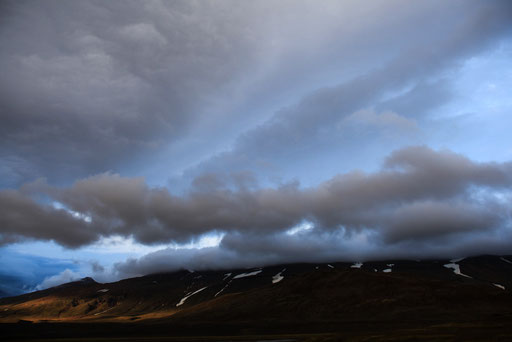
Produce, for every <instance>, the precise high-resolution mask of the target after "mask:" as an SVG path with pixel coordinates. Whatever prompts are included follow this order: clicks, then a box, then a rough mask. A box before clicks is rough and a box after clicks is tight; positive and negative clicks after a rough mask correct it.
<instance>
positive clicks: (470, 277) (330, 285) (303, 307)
mask: <svg viewBox="0 0 512 342" xmlns="http://www.w3.org/2000/svg"><path fill="white" fill-rule="evenodd" d="M511 261H512V257H509V256H480V257H475V258H467V259H463V260H455V261H448V260H430V261H400V260H393V261H386V262H367V263H364V264H362V265H361V264H352V263H331V264H293V265H279V266H272V267H265V268H261V269H259V268H258V269H245V270H230V271H207V272H206V271H205V272H192V271H180V272H174V273H165V274H154V275H149V276H145V277H139V278H132V279H126V280H122V281H119V282H116V283H109V284H100V283H97V282H95V281H94V280H93V279H91V278H84V279H82V280H81V281H77V282H73V283H68V284H64V285H61V286H58V287H55V288H51V289H48V290H44V291H38V292H34V293H29V294H25V295H22V296H17V297H11V298H3V299H0V322H2V324H0V329H1V336H2V340H3V341H11V340H32V341H49V340H58V341H274V342H277V341H512V295H511V292H510V290H509V289H511V288H512V262H511Z"/></svg>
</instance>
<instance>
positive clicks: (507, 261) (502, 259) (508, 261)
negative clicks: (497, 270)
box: [500, 257, 512, 264]
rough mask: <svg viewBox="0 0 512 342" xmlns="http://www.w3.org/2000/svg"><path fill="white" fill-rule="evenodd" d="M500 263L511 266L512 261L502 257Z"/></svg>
mask: <svg viewBox="0 0 512 342" xmlns="http://www.w3.org/2000/svg"><path fill="white" fill-rule="evenodd" d="M500 259H501V261H505V262H506V263H509V264H512V261H510V260H507V259H505V258H504V257H500Z"/></svg>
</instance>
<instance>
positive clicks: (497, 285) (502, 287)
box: [493, 284, 505, 290]
mask: <svg viewBox="0 0 512 342" xmlns="http://www.w3.org/2000/svg"><path fill="white" fill-rule="evenodd" d="M493 285H494V286H496V287H499V288H500V289H502V290H505V286H503V285H500V284H493Z"/></svg>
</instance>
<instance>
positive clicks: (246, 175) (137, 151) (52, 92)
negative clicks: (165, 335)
mask: <svg viewBox="0 0 512 342" xmlns="http://www.w3.org/2000/svg"><path fill="white" fill-rule="evenodd" d="M0 46H2V48H1V49H0V70H1V75H2V77H0V123H1V124H0V283H1V285H0V295H5V294H18V293H22V292H26V291H33V290H39V289H44V288H47V287H50V286H55V285H58V284H60V283H63V282H67V281H72V280H76V279H80V278H81V277H85V276H91V277H93V278H94V279H96V280H97V281H101V282H107V281H115V280H118V279H122V278H127V277H133V276H140V275H144V274H149V273H154V272H164V271H173V270H178V269H191V270H205V269H227V268H233V267H240V268H244V267H258V266H264V265H271V264H278V263H286V262H325V261H343V260H345V261H364V260H370V259H386V258H388V259H389V258H406V259H407V258H409V259H419V258H451V257H462V256H470V255H478V254H511V253H512V244H511V243H510V242H511V241H512V221H511V214H512V213H511V203H512V139H511V138H510V133H509V131H510V129H511V128H512V116H511V112H512V97H511V96H510V89H512V3H511V2H510V1H506V0H504V1H500V0H464V1H462V0H453V1H444V0H443V1H441V0H433V1H426V0H424V1H423V0H420V1H405V0H391V1H384V0H382V1H380V0H372V1H364V2H362V1H355V0H354V1H332V0H326V1H322V2H318V1H313V0H307V1H306V0H296V1H288V0H279V1H278V0H256V1H235V0H217V1H208V0H205V1H156V0H144V1H129V0H127V1H120V0H113V1H108V2H105V1H94V0H85V1H51V0H48V1H44V2H42V1H35V0H33V1H8V0H7V1H2V2H1V3H0Z"/></svg>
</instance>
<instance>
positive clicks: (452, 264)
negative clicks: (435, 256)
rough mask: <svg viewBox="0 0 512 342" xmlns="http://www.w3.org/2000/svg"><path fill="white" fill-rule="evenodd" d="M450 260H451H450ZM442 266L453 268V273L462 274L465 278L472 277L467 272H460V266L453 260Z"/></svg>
mask: <svg viewBox="0 0 512 342" xmlns="http://www.w3.org/2000/svg"><path fill="white" fill-rule="evenodd" d="M454 260H455V259H454ZM450 261H452V260H450ZM443 266H444V267H446V268H451V269H453V273H455V274H456V275H460V276H463V277H466V278H472V277H470V276H468V275H467V274H464V273H462V272H461V271H460V266H459V265H458V264H456V263H455V262H452V263H450V264H445V265H443Z"/></svg>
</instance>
